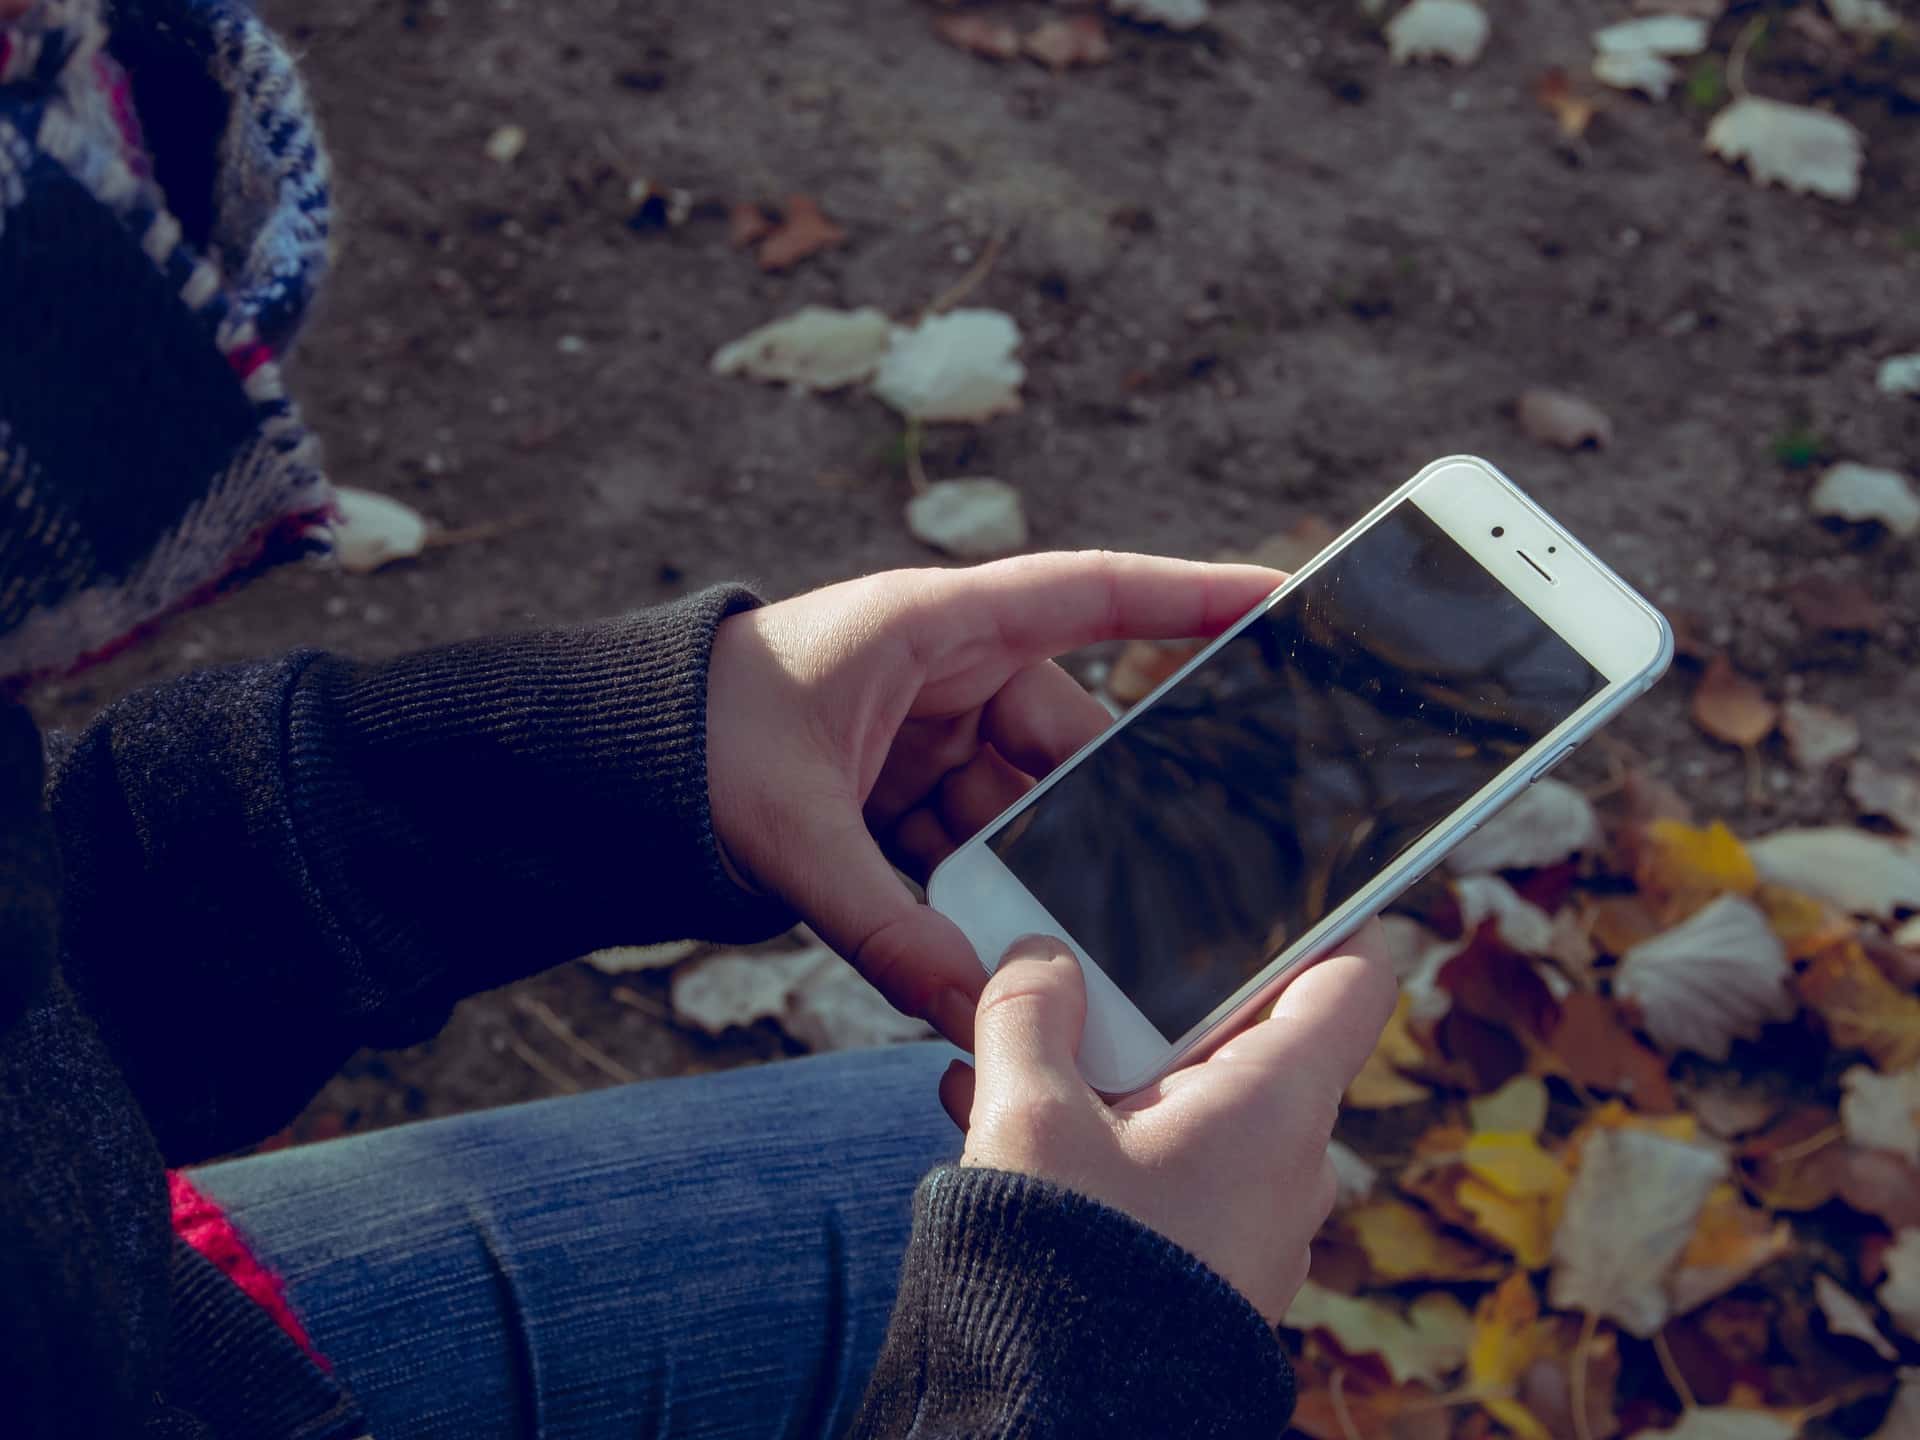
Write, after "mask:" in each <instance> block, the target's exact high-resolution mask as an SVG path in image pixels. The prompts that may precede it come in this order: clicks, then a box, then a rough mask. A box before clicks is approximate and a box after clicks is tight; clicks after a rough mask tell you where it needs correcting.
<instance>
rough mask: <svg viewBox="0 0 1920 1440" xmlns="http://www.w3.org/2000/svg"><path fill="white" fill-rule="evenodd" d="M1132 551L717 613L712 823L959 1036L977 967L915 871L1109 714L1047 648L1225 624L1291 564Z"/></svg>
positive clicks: (895, 580) (849, 588)
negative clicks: (723, 616) (721, 616)
mask: <svg viewBox="0 0 1920 1440" xmlns="http://www.w3.org/2000/svg"><path fill="white" fill-rule="evenodd" d="M1284 578H1285V577H1283V576H1282V575H1280V574H1279V573H1277V572H1275V571H1272V570H1265V569H1261V568H1259V567H1257V566H1250V565H1204V564H1198V563H1194V562H1191V561H1184V560H1163V559H1154V558H1150V557H1147V556H1141V555H1112V554H1106V553H1074V554H1055V555H1033V556H1024V557H1021V558H1019V559H1014V560H1002V561H998V562H996V563H994V564H991V565H981V566H975V567H973V568H970V569H964V570H899V571H892V572H889V573H886V574H882V575H874V576H869V577H867V578H865V579H861V580H852V581H848V582H846V583H845V584H841V585H833V586H829V587H828V588H826V589H824V590H816V591H814V592H813V593H811V594H808V595H802V596H799V597H798V598H796V599H793V600H787V601H782V602H781V603H779V604H777V605H768V606H766V607H764V608H762V609H759V610H753V611H748V612H746V613H744V614H740V615H736V616H734V617H733V618H731V619H730V620H727V621H726V622H725V623H724V624H722V625H721V627H720V630H719V633H718V635H717V636H716V637H715V640H714V647H713V657H712V661H711V664H710V666H709V670H708V690H707V769H708V789H709V794H710V799H711V802H712V810H713V827H714V833H715V834H716V835H717V836H718V837H719V839H720V844H721V847H722V849H723V850H724V852H725V854H726V855H727V857H728V859H729V860H730V861H731V862H732V863H733V865H734V866H735V868H736V869H738V870H739V871H740V872H741V874H742V877H743V878H744V879H745V880H747V882H748V883H750V884H752V885H754V886H757V887H759V888H760V889H762V890H765V891H769V892H771V893H773V894H775V895H778V896H779V897H781V898H782V899H784V900H785V901H787V902H788V903H789V904H791V905H792V906H793V907H794V908H795V909H797V910H798V911H800V913H801V914H802V915H804V916H806V917H807V919H808V921H809V922H810V923H811V924H812V925H813V927H814V929H815V930H817V931H818V932H819V933H820V936H821V938H822V939H824V940H825V941H826V942H827V943H828V944H830V945H832V946H833V947H834V948H835V949H837V950H838V951H839V952H840V953H841V954H843V955H845V956H846V957H847V958H848V959H849V960H851V961H852V962H853V964H854V966H855V967H856V968H857V969H858V970H859V971H860V972H861V973H862V974H863V975H865V976H866V977H867V979H868V980H870V981H871V982H872V983H873V984H874V985H875V986H877V987H878V988H879V990H880V992H881V993H882V994H883V995H885V996H886V997H887V999H888V1000H890V1001H891V1002H892V1003H893V1004H894V1005H895V1006H896V1007H898V1008H899V1009H900V1010H902V1011H903V1012H905V1013H907V1014H909V1015H919V1016H924V1017H925V1018H926V1019H928V1020H930V1021H931V1022H932V1023H933V1024H934V1026H935V1027H936V1028H937V1029H939V1030H940V1031H941V1032H942V1033H943V1034H945V1035H946V1036H947V1038H948V1039H950V1040H952V1041H954V1042H955V1043H956V1044H959V1045H962V1046H967V1047H969V1048H970V1047H971V1045H972V1036H973V1017H974V1002H975V1000H976V999H977V998H978V996H979V994H980V990H981V987H982V986H983V985H984V984H985V982H986V973H985V971H984V970H982V968H981V966H980V962H979V960H978V959H977V958H976V956H975V955H974V953H973V947H972V945H971V944H969V943H968V941H967V938H966V937H965V936H964V935H962V934H961V933H960V931H959V929H958V928H957V927H956V926H955V925H954V924H953V922H952V921H950V920H948V919H946V917H944V916H942V915H940V914H938V913H936V912H935V911H933V910H930V909H928V908H927V907H926V906H925V905H923V904H920V903H919V902H918V901H916V900H915V899H914V898H913V897H912V895H911V894H909V893H908V891H907V889H906V887H905V886H903V885H902V884H901V883H900V879H899V877H898V876H897V875H896V874H894V867H895V866H898V867H899V868H900V869H901V870H903V871H905V872H906V873H907V874H909V875H912V876H913V877H914V878H916V879H918V880H925V879H926V877H927V876H928V875H929V874H930V873H931V872H932V870H933V867H934V866H935V865H937V864H938V863H939V862H940V861H941V860H943V859H945V858H946V856H947V855H949V854H951V853H952V851H953V850H954V848H955V847H956V846H958V845H959V844H960V843H961V842H962V841H964V840H965V839H967V838H968V837H969V836H971V835H972V834H974V833H975V832H976V831H977V830H979V829H980V827H981V826H983V825H985V824H986V823H987V822H988V821H990V820H992V819H993V818H994V817H995V816H996V815H998V814H999V813H1000V812H1001V811H1002V810H1004V809H1005V808H1006V807H1007V806H1008V805H1010V804H1011V803H1012V802H1013V801H1014V800H1016V799H1018V798H1019V797H1020V796H1021V795H1022V794H1024V793H1025V792H1026V790H1027V789H1028V788H1029V787H1030V786H1032V785H1033V784H1034V782H1035V780H1036V779H1037V778H1038V777H1040V776H1043V775H1045V774H1046V773H1047V772H1048V771H1050V770H1052V769H1053V768H1054V766H1055V765H1057V764H1058V763H1059V762H1060V761H1061V760H1063V759H1065V758H1066V757H1067V756H1069V755H1071V754H1072V753H1073V752H1074V751H1075V750H1077V749H1079V748H1080V746H1082V745H1083V744H1085V743H1086V742H1087V741H1088V740H1090V739H1092V738H1093V737H1094V736H1095V735H1097V734H1099V733H1100V731H1101V730H1103V729H1104V728H1105V727H1106V726H1107V724H1108V723H1109V719H1110V717H1109V716H1108V714H1107V712H1106V710H1105V709H1104V708H1102V706H1101V705H1100V703H1099V702H1098V701H1096V700H1095V699H1094V698H1093V697H1092V696H1090V695H1088V694H1087V693H1086V692H1085V691H1084V690H1082V689H1081V688H1080V686H1079V684H1078V683H1077V682H1075V680H1074V679H1073V677H1072V676H1070V675H1068V674H1067V673H1066V672H1065V671H1064V670H1062V669H1060V667H1059V666H1057V665H1055V664H1054V663H1053V660H1052V657H1053V656H1055V655H1058V654H1061V653H1063V652H1065V651H1068V650H1072V649H1076V648H1077V647H1079V646H1082V645H1089V644H1092V643H1094V642H1095V641H1100V640H1114V639H1138V638H1149V637H1152V638H1183V637H1188V636H1201V635H1213V634H1216V633H1218V632H1219V631H1221V630H1224V629H1225V628H1226V627H1227V626H1228V625H1230V624H1232V623H1233V621H1235V620H1237V619H1238V618H1239V617H1240V616H1241V615H1243V614H1245V613H1246V612H1247V611H1248V610H1250V609H1251V608H1252V607H1253V606H1254V605H1256V604H1257V603H1259V601H1260V600H1262V599H1263V598H1265V597H1266V596H1267V595H1268V594H1269V593H1270V592H1271V591H1272V590H1273V589H1274V587H1275V586H1277V585H1278V584H1279V583H1280V582H1281V580H1282V579H1284Z"/></svg>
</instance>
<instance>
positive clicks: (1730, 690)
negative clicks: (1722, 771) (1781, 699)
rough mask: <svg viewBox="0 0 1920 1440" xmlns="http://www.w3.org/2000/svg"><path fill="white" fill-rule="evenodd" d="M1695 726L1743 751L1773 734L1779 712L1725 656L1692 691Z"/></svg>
mask: <svg viewBox="0 0 1920 1440" xmlns="http://www.w3.org/2000/svg"><path fill="white" fill-rule="evenodd" d="M1692 714H1693V723H1694V724H1696V725H1698V726H1699V727H1700V728H1701V729H1702V730H1704V731H1706V732H1707V734H1709V735H1711V736H1712V737H1713V738H1714V739H1716V740H1719V741H1722V742H1724V743H1725V744H1728V745H1738V746H1741V747H1742V748H1743V749H1744V748H1747V747H1750V746H1754V745H1758V744H1759V743H1760V742H1761V741H1762V740H1764V739H1766V738H1767V736H1769V735H1771V734H1772V733H1773V727H1774V723H1775V722H1776V721H1777V720H1778V719H1779V718H1780V709H1779V707H1778V706H1776V705H1775V704H1774V703H1773V702H1772V701H1771V700H1769V699H1768V698H1767V692H1766V691H1764V690H1762V689H1761V688H1760V687H1759V686H1758V685H1757V684H1755V683H1754V682H1753V681H1752V680H1749V679H1748V678H1747V677H1746V676H1745V675H1742V674H1741V673H1740V672H1739V671H1738V670H1736V669H1734V668H1733V664H1732V662H1731V661H1729V660H1728V659H1727V658H1726V657H1725V656H1724V655H1722V656H1719V657H1717V658H1716V659H1715V660H1714V662H1713V663H1712V664H1711V665H1709V666H1707V673H1706V674H1704V675H1702V676H1701V677H1700V684H1699V686H1698V687H1696V688H1695V690H1694V692H1693V708H1692Z"/></svg>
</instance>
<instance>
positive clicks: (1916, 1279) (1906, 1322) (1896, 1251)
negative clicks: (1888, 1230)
mask: <svg viewBox="0 0 1920 1440" xmlns="http://www.w3.org/2000/svg"><path fill="white" fill-rule="evenodd" d="M1884 1258H1885V1261H1886V1267H1887V1278H1886V1279H1885V1280H1884V1281H1883V1282H1881V1285H1880V1289H1879V1291H1878V1292H1877V1293H1878V1295H1879V1297H1880V1304H1881V1306H1882V1307H1883V1308H1884V1309H1885V1310H1886V1312H1887V1314H1889V1315H1891V1316H1892V1317H1893V1323H1894V1324H1896V1325H1898V1326H1899V1327H1900V1329H1901V1330H1902V1331H1903V1332H1905V1334H1906V1336H1907V1338H1908V1339H1910V1340H1920V1230H1902V1231H1901V1232H1900V1233H1899V1234H1898V1235H1896V1236H1894V1237H1893V1246H1892V1248H1891V1249H1889V1250H1888V1251H1887V1253H1886V1255H1885V1257H1884Z"/></svg>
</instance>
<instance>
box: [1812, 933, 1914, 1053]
mask: <svg viewBox="0 0 1920 1440" xmlns="http://www.w3.org/2000/svg"><path fill="white" fill-rule="evenodd" d="M1798 984H1799V989H1800V998H1801V999H1802V1000H1804V1001H1805V1002H1806V1003H1807V1005H1808V1007H1809V1008H1811V1009H1812V1010H1814V1011H1815V1012H1817V1013H1818V1014H1819V1016H1820V1018H1821V1019H1822V1020H1824V1021H1825V1022H1826V1026H1827V1034H1828V1035H1829V1036H1830V1037H1831V1038H1832V1040H1833V1043H1834V1044H1836V1045H1840V1046H1844V1047H1846V1048H1848V1049H1854V1050H1864V1051H1866V1052H1867V1054H1868V1055H1870V1056H1872V1057H1873V1062H1874V1064H1876V1065H1878V1066H1879V1067H1880V1068H1881V1069H1882V1070H1886V1071H1894V1070H1906V1069H1910V1068H1912V1067H1913V1066H1914V1065H1916V1064H1920V999H1916V998H1915V997H1914V996H1912V995H1907V994H1903V993H1902V992H1901V991H1899V990H1897V989H1895V988H1894V985H1893V982H1892V981H1890V980H1888V979H1887V977H1886V976H1885V975H1884V974H1882V973H1881V971H1880V967H1879V966H1877V965H1875V964H1874V963H1873V961H1872V960H1871V959H1869V958H1868V956H1867V953H1866V951H1864V950H1863V949H1861V948H1860V946H1859V945H1857V944H1853V943H1848V944H1846V945H1837V946H1835V947H1834V948H1832V949H1831V950H1828V951H1826V952H1825V953H1823V954H1821V955H1818V956H1816V957H1815V958H1814V960H1813V963H1812V964H1810V965H1809V966H1808V967H1807V968H1806V970H1804V971H1803V972H1802V973H1801V975H1800V977H1799V981H1798Z"/></svg>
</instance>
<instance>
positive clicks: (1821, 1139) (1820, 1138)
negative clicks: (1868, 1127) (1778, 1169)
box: [1760, 1125, 1847, 1165]
mask: <svg viewBox="0 0 1920 1440" xmlns="http://www.w3.org/2000/svg"><path fill="white" fill-rule="evenodd" d="M1846 1135H1847V1127H1846V1126H1844V1125H1829V1126H1827V1128H1826V1129H1824V1130H1816V1131H1815V1132H1814V1133H1813V1134H1811V1135H1809V1136H1808V1137H1807V1138H1806V1139H1804V1140H1796V1141H1794V1142H1793V1144H1791V1145H1783V1146H1781V1147H1780V1148H1779V1149H1778V1150H1776V1151H1774V1152H1773V1153H1772V1154H1771V1155H1763V1156H1761V1157H1760V1158H1761V1159H1763V1160H1771V1161H1773V1162H1774V1163H1775V1164H1778V1165H1784V1164H1787V1163H1789V1162H1791V1161H1794V1160H1802V1159H1805V1158H1806V1157H1807V1156H1809V1155H1811V1154H1813V1153H1814V1152H1815V1151H1816V1150H1824V1149H1826V1148H1827V1146H1829V1145H1831V1144H1833V1142H1834V1141H1836V1140H1844V1139H1845V1138H1846Z"/></svg>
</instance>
